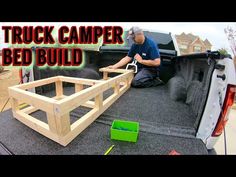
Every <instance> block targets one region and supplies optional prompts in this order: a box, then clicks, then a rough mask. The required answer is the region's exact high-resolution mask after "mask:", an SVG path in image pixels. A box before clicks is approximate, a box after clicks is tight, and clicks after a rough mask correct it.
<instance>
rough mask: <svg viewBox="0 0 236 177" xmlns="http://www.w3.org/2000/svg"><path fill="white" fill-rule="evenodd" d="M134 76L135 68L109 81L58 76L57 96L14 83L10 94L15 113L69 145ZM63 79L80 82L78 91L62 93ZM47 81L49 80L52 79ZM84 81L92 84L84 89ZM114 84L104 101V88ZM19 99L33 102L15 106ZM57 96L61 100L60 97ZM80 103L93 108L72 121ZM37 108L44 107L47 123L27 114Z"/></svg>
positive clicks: (125, 87)
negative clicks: (45, 94) (27, 105)
mask: <svg viewBox="0 0 236 177" xmlns="http://www.w3.org/2000/svg"><path fill="white" fill-rule="evenodd" d="M107 72H109V71H107ZM112 72H114V71H112ZM117 72H121V70H117ZM122 72H124V71H122ZM132 78H133V71H131V70H125V72H124V73H122V74H120V75H119V76H116V77H114V78H111V79H109V80H106V81H97V80H96V81H94V80H89V79H82V80H81V79H78V78H69V77H64V76H58V77H57V81H56V82H57V83H56V88H57V96H56V97H54V98H47V97H45V96H41V95H37V94H34V93H31V92H27V91H24V90H21V89H19V88H18V87H14V88H13V87H11V88H9V95H10V96H11V97H12V99H13V102H12V104H13V115H14V116H15V117H16V118H17V119H18V120H20V121H21V122H22V123H24V124H26V125H27V126H29V127H30V128H32V129H34V130H36V131H38V132H39V133H41V134H43V135H44V136H46V137H48V138H50V139H52V140H54V141H56V142H58V143H60V144H61V145H64V146H66V145H67V144H68V143H69V142H71V141H72V140H73V139H74V138H75V137H76V136H77V135H78V134H79V133H80V132H82V131H83V130H84V129H85V128H86V127H88V126H89V125H90V124H91V123H92V122H93V121H94V120H95V119H97V118H98V117H99V115H101V114H102V113H103V112H104V111H105V110H106V109H107V108H108V107H109V106H110V105H111V104H112V103H114V101H116V100H117V99H118V98H119V97H120V96H121V95H122V94H123V93H124V92H125V91H126V90H127V89H128V88H129V87H130V82H131V79H132ZM63 81H65V82H68V81H69V82H72V83H75V84H76V85H78V86H76V88H75V91H76V92H77V93H75V94H73V95H71V96H68V97H65V96H64V95H63V90H62V89H60V88H61V86H62V82H63ZM46 82H49V80H47V81H46ZM121 82H125V83H126V84H125V85H124V86H123V87H122V88H120V85H121ZM41 83H42V82H41ZM44 83H45V82H44ZM37 84H39V82H38V83H36V84H35V85H37ZM81 84H85V85H86V84H87V85H89V84H90V85H92V87H90V88H87V89H84V90H81V89H82V87H81ZM35 85H34V86H35ZM111 87H114V88H115V93H114V94H113V95H111V96H110V97H108V98H107V99H106V100H104V101H103V92H104V91H105V90H108V89H109V88H111ZM92 98H95V101H90V100H91V99H92ZM16 99H19V101H23V102H24V103H27V104H29V105H31V106H30V107H28V108H25V109H23V110H18V109H17V107H16V105H18V102H17V100H16ZM56 99H61V100H59V101H58V100H56ZM80 105H84V106H87V107H91V108H93V109H92V110H91V111H89V112H88V113H87V114H85V115H84V116H83V117H81V118H80V119H79V120H77V121H76V122H75V123H73V124H72V125H70V117H69V112H70V111H72V110H73V109H75V108H77V107H78V106H80ZM14 109H15V111H14ZM37 109H41V110H43V111H45V112H46V113H47V119H48V124H46V123H44V122H42V121H39V120H37V119H35V118H33V117H32V116H30V115H28V114H26V113H31V112H33V111H35V110H37Z"/></svg>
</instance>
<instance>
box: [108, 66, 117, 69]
mask: <svg viewBox="0 0 236 177" xmlns="http://www.w3.org/2000/svg"><path fill="white" fill-rule="evenodd" d="M107 68H109V69H117V68H116V67H115V66H114V65H110V66H107Z"/></svg>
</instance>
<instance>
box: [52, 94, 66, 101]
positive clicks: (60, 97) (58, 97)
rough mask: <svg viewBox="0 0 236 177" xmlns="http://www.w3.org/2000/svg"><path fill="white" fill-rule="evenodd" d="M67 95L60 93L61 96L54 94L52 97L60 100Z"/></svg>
mask: <svg viewBox="0 0 236 177" xmlns="http://www.w3.org/2000/svg"><path fill="white" fill-rule="evenodd" d="M66 97H67V96H66V95H61V96H54V97H52V98H53V99H54V100H61V99H63V98H66Z"/></svg>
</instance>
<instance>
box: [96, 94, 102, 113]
mask: <svg viewBox="0 0 236 177" xmlns="http://www.w3.org/2000/svg"><path fill="white" fill-rule="evenodd" d="M102 106H103V93H100V94H98V95H97V96H96V97H95V108H97V109H101V108H102Z"/></svg>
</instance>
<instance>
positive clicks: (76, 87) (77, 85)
mask: <svg viewBox="0 0 236 177" xmlns="http://www.w3.org/2000/svg"><path fill="white" fill-rule="evenodd" d="M83 89H84V86H83V84H75V93H76V92H79V91H81V90H83Z"/></svg>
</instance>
